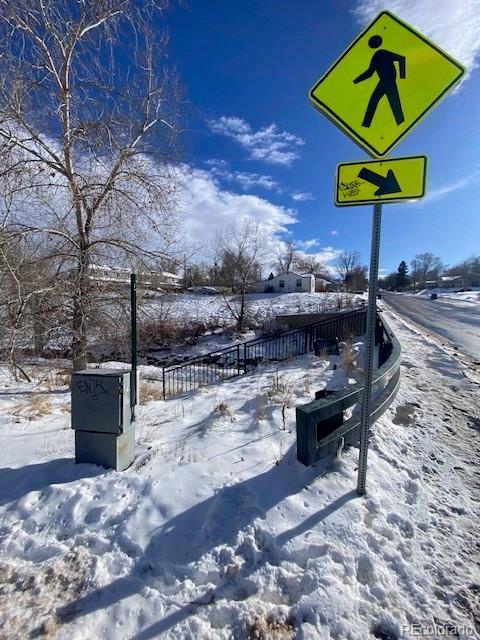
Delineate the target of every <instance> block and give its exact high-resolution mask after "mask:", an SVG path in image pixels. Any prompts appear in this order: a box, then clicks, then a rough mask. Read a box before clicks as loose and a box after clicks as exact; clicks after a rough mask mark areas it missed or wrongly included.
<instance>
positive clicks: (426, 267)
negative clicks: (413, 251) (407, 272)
mask: <svg viewBox="0 0 480 640" xmlns="http://www.w3.org/2000/svg"><path fill="white" fill-rule="evenodd" d="M410 266H411V268H412V269H411V271H412V276H411V277H412V281H413V283H414V285H420V286H422V287H424V286H425V284H426V282H427V281H428V280H435V281H436V280H437V279H438V276H439V275H440V272H441V271H442V269H443V264H442V261H441V259H440V258H439V257H438V256H434V255H433V253H430V252H429V251H427V252H426V253H418V254H417V255H416V256H415V257H414V258H413V260H412V262H411V264H410Z"/></svg>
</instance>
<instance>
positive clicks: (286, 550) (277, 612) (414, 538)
mask: <svg viewBox="0 0 480 640" xmlns="http://www.w3.org/2000/svg"><path fill="white" fill-rule="evenodd" d="M312 295H318V294H312ZM303 298H304V294H303V295H302V299H303ZM387 319H388V321H389V323H390V324H391V326H392V328H393V330H394V331H395V332H396V334H397V335H398V337H399V338H400V341H401V343H402V347H403V360H402V364H403V379H402V386H401V390H400V392H399V395H398V397H397V400H396V402H395V403H394V405H393V406H392V408H391V409H390V410H389V411H388V412H387V413H386V414H385V415H384V416H383V417H382V418H381V419H380V420H379V421H378V422H377V423H376V425H375V426H374V429H373V436H372V442H371V448H370V452H369V472H368V487H367V488H368V495H367V496H366V497H365V498H359V497H357V495H356V493H355V491H354V488H355V486H356V465H357V460H358V451H357V450H356V449H353V448H352V449H348V450H346V451H344V452H343V454H342V456H341V458H339V459H338V460H336V461H333V462H331V464H330V466H327V464H326V463H319V464H317V465H316V466H314V467H312V468H305V467H303V466H302V465H300V464H299V463H298V462H297V461H296V458H295V405H296V404H303V403H305V402H307V401H309V400H310V399H311V398H312V397H313V393H314V391H316V390H317V389H319V388H322V387H323V386H325V385H329V386H330V387H332V388H335V387H337V386H339V385H342V384H344V383H345V382H346V376H345V373H344V372H343V371H342V369H337V370H333V368H332V365H331V363H328V362H326V361H324V360H321V359H318V358H315V357H314V356H304V357H303V358H300V359H297V360H293V361H291V362H289V363H288V364H286V365H284V366H282V367H280V368H279V369H277V366H275V365H270V366H267V367H263V368H260V369H259V370H258V373H256V374H254V375H249V376H245V377H242V378H239V379H236V380H231V381H229V382H226V383H224V384H222V385H220V386H217V387H210V388H206V389H203V390H201V391H199V392H197V393H195V394H194V395H192V396H190V397H186V398H183V399H172V400H169V401H167V402H163V401H161V400H155V399H154V398H155V397H156V395H158V394H157V393H156V389H155V386H154V385H155V383H152V382H150V383H149V385H150V386H149V394H148V395H149V396H150V397H151V398H153V399H152V400H150V401H149V402H147V403H146V404H145V405H144V406H142V407H140V408H139V412H138V424H137V439H138V456H137V459H136V461H135V463H134V465H133V466H132V467H131V468H130V469H129V470H128V471H126V472H123V473H121V474H118V473H115V472H113V471H108V472H107V471H105V470H104V469H102V468H99V467H95V466H93V465H77V466H75V465H74V464H73V461H72V455H73V432H71V431H70V429H69V414H68V407H69V393H68V390H67V389H66V388H63V389H62V388H54V390H53V391H51V390H49V388H52V387H55V385H54V384H53V382H52V381H51V380H47V381H46V382H44V383H43V384H42V385H37V386H35V385H27V384H19V383H14V382H13V381H12V380H11V379H10V378H9V376H8V374H7V372H6V371H5V370H4V371H3V372H2V375H1V378H0V382H1V395H0V423H1V428H0V429H1V430H0V445H1V446H0V467H1V469H0V543H1V544H0V548H1V555H0V611H1V614H0V616H1V617H0V621H1V622H0V624H2V625H3V626H2V627H1V631H0V636H1V637H5V638H26V637H31V636H34V635H35V634H36V635H37V636H39V637H49V638H59V639H64V638H65V639H66V638H68V639H69V640H80V639H90V638H102V639H107V640H110V639H111V640H114V639H115V640H123V639H133V638H135V640H147V639H148V638H157V637H162V638H167V639H168V638H171V639H177V638H188V639H192V640H194V639H195V640H196V639H205V640H206V639H208V640H210V639H216V638H219V639H227V638H238V639H241V638H249V637H251V638H265V639H267V638H268V639H270V638H272V639H273V638H275V639H287V638H303V639H307V638H308V639H310V638H311V639H313V638H321V639H326V640H329V639H332V640H333V639H335V640H353V639H355V640H356V639H358V640H365V639H366V638H381V639H383V640H391V639H400V638H410V637H412V636H411V635H410V633H409V632H408V631H405V632H404V631H402V626H403V625H412V624H417V623H422V624H427V625H429V626H430V627H432V626H433V625H435V624H436V625H442V624H454V625H457V626H459V627H461V626H462V625H464V628H463V630H462V629H460V631H459V633H458V634H457V637H470V638H471V637H480V586H479V585H480V571H479V568H478V562H477V561H478V557H479V543H478V517H479V515H480V513H479V511H480V488H479V484H480V483H479V478H480V471H479V469H480V464H479V463H480V442H479V437H480V433H479V432H480V410H479V406H478V401H477V398H478V386H477V385H475V384H474V383H473V382H472V381H471V380H469V379H467V378H466V377H465V376H464V375H463V373H462V370H461V369H460V367H459V366H458V364H457V363H456V362H455V361H454V360H453V359H451V358H450V357H449V356H448V355H446V354H445V353H444V351H442V350H440V349H439V348H438V347H437V346H435V345H433V344H432V343H430V342H428V341H427V340H426V339H424V338H422V337H421V336H419V335H418V334H416V333H414V332H413V331H411V330H410V329H408V328H406V327H404V326H403V325H402V324H401V323H400V322H399V321H398V320H396V319H395V318H392V317H390V316H388V317H387ZM423 637H434V636H433V634H431V635H430V636H429V635H426V634H424V635H423Z"/></svg>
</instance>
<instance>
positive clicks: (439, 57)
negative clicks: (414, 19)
mask: <svg viewBox="0 0 480 640" xmlns="http://www.w3.org/2000/svg"><path fill="white" fill-rule="evenodd" d="M464 72H465V69H464V68H463V67H462V65H461V64H459V63H458V62H457V61H456V60H454V59H453V58H452V57H451V56H449V55H448V54H447V53H445V52H444V51H442V49H440V48H439V47H438V46H437V45H435V44H434V43H432V42H430V41H429V40H427V38H425V36H423V35H422V34H420V33H419V32H418V31H415V30H414V29H413V28H412V27H410V26H409V25H408V24H406V23H405V22H403V21H402V20H400V19H399V18H397V17H396V16H394V15H393V14H392V13H390V12H389V11H383V12H382V13H380V14H379V15H378V16H377V17H376V18H375V19H374V20H373V22H372V23H371V24H370V25H369V26H368V27H367V28H366V29H365V31H363V33H361V34H360V35H359V36H358V38H357V39H356V40H355V41H354V42H353V43H352V44H351V45H350V46H349V47H348V49H346V51H344V53H343V54H342V55H341V56H340V58H339V59H338V60H337V61H336V62H335V63H334V64H333V65H332V66H331V67H330V69H329V70H328V71H327V72H326V73H325V74H324V75H323V76H322V77H321V78H320V80H318V82H317V83H316V84H315V86H314V87H313V88H312V89H311V91H310V100H311V101H312V103H313V105H314V106H315V107H317V108H318V109H320V110H321V111H322V113H324V114H325V115H326V116H327V117H328V118H330V119H331V120H332V121H333V122H334V124H336V125H337V126H339V127H340V128H341V129H342V130H343V131H344V133H346V134H347V135H348V136H350V137H351V138H353V140H354V141H355V142H357V144H359V145H360V146H362V147H363V148H364V149H365V150H366V151H367V152H368V153H369V154H370V155H372V156H373V157H376V158H382V157H384V156H385V155H387V153H389V152H390V151H391V149H392V148H393V147H394V146H395V145H396V144H397V143H398V142H399V141H400V140H401V139H402V138H403V137H404V136H405V135H407V133H408V132H409V131H410V130H411V129H412V128H413V127H414V126H415V125H416V124H418V122H419V121H420V120H421V119H422V118H423V117H424V116H425V115H426V114H427V113H428V112H429V111H430V110H431V109H432V108H433V107H434V106H435V105H436V104H437V103H438V102H439V101H440V100H441V99H442V98H443V97H444V96H445V94H446V93H447V92H448V91H449V90H450V89H451V88H452V87H453V86H454V85H455V84H456V83H457V82H458V81H459V80H460V78H461V77H462V75H463V74H464Z"/></svg>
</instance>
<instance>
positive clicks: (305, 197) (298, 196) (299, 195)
mask: <svg viewBox="0 0 480 640" xmlns="http://www.w3.org/2000/svg"><path fill="white" fill-rule="evenodd" d="M292 200H295V202H307V201H309V200H315V196H314V195H313V194H311V193H307V192H304V191H294V192H293V193H292Z"/></svg>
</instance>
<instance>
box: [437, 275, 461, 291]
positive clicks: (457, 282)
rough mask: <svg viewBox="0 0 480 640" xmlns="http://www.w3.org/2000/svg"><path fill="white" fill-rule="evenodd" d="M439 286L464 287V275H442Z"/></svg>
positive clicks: (442, 287) (443, 287)
mask: <svg viewBox="0 0 480 640" xmlns="http://www.w3.org/2000/svg"><path fill="white" fill-rule="evenodd" d="M438 286H439V287H440V288H441V289H462V288H463V287H464V286H465V280H464V279H463V276H440V278H439V279H438Z"/></svg>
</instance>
